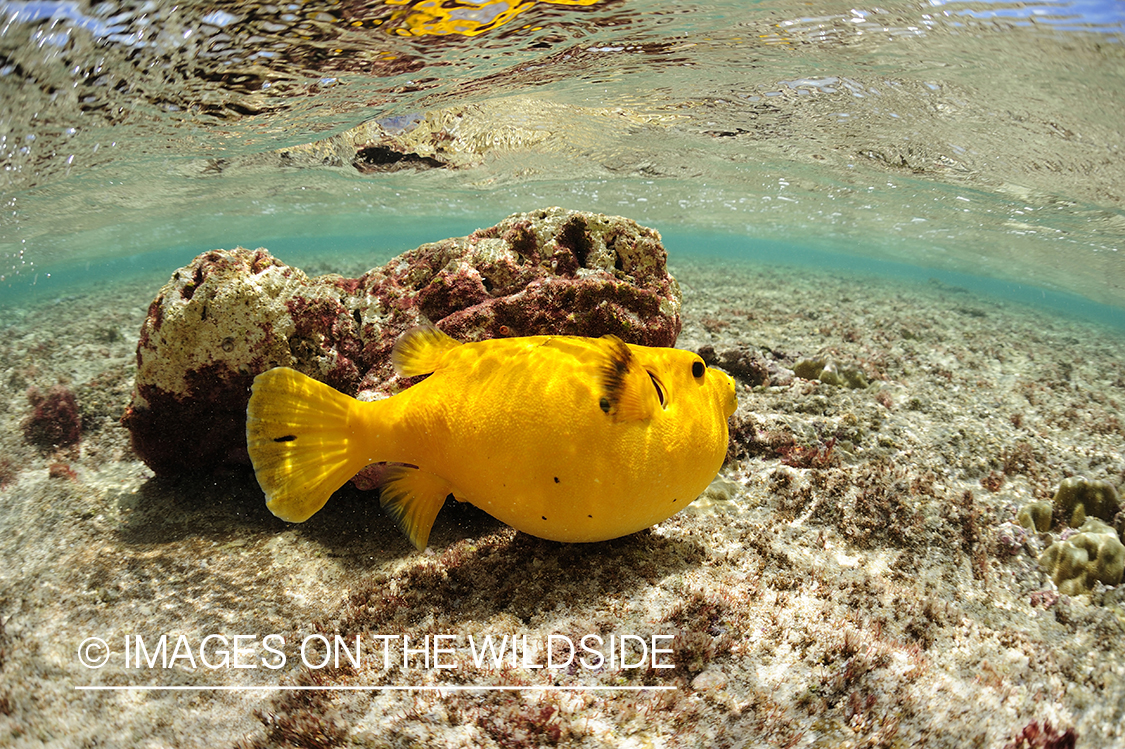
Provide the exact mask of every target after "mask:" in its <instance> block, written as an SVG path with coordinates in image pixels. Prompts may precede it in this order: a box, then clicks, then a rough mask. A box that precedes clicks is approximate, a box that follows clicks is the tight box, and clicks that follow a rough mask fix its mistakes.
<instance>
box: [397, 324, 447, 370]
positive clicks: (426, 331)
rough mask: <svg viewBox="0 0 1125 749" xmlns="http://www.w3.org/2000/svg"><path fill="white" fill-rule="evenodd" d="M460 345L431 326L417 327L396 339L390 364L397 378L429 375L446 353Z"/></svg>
mask: <svg viewBox="0 0 1125 749" xmlns="http://www.w3.org/2000/svg"><path fill="white" fill-rule="evenodd" d="M460 345H461V342H460V341H457V340H454V339H453V338H450V337H449V336H447V335H446V334H445V333H442V332H441V331H440V330H438V329H437V328H435V327H434V326H433V325H418V326H415V327H413V328H410V329H409V330H407V331H406V332H405V333H403V334H402V335H400V336H399V337H398V340H397V341H395V345H394V348H393V349H391V364H392V365H393V366H394V368H395V372H396V373H397V374H398V376H399V377H415V376H417V375H424V374H429V373H430V372H433V371H435V370H437V369H438V368H439V367H440V366H441V359H442V357H443V356H445V354H446V352H447V351H450V350H451V349H455V348H457V347H458V346H460Z"/></svg>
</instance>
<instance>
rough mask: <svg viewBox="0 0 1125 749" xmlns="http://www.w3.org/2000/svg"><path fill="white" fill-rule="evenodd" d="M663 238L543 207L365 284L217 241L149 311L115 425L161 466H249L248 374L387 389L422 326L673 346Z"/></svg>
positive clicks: (379, 272) (395, 266) (674, 309)
mask: <svg viewBox="0 0 1125 749" xmlns="http://www.w3.org/2000/svg"><path fill="white" fill-rule="evenodd" d="M666 259H667V254H666V252H665V250H664V247H663V245H662V244H661V241H660V235H659V234H658V233H657V232H655V231H653V230H651V229H647V228H645V227H642V226H639V225H637V224H636V223H635V222H633V221H630V220H628V219H624V218H619V217H611V216H604V215H601V214H593V213H584V212H578V211H566V210H563V209H560V208H550V209H545V210H540V211H533V212H530V213H524V214H516V215H513V216H510V217H508V218H507V219H505V220H504V221H502V222H500V223H499V224H497V225H496V226H493V227H490V228H487V229H481V230H478V231H476V232H474V233H473V234H471V235H470V236H468V237H461V238H458V239H447V240H443V241H440V242H436V243H433V244H427V245H423V246H421V247H419V248H418V249H416V250H411V251H410V252H406V253H404V254H402V255H400V256H399V257H397V258H394V259H393V260H391V261H390V262H389V263H387V264H386V265H385V266H383V267H381V268H376V269H374V270H371V271H369V272H367V273H366V274H364V275H363V276H362V277H360V278H356V279H347V278H342V277H340V276H335V275H327V276H320V277H317V278H308V277H307V276H306V275H305V274H304V273H302V272H301V271H300V270H298V269H296V268H293V267H290V266H287V265H285V264H284V263H282V262H281V261H279V260H277V259H276V258H274V257H273V256H272V255H270V254H269V252H268V251H266V250H265V249H258V250H246V249H243V248H236V249H234V250H214V251H211V252H207V253H204V254H202V255H200V256H199V257H197V258H196V259H195V260H194V261H193V262H192V263H191V264H190V265H188V266H187V267H185V268H181V269H180V270H178V271H177V272H176V273H175V274H174V275H173V276H172V279H171V280H170V281H169V282H168V283H167V284H166V285H165V286H164V288H162V289H161V290H160V293H159V294H158V295H157V297H156V299H155V300H154V301H153V302H152V305H151V306H150V307H149V313H148V318H147V319H146V320H145V323H144V325H143V327H142V329H141V337H140V342H139V343H138V346H137V379H136V383H135V386H134V389H133V398H132V402H131V403H130V405H129V408H128V410H127V411H126V414H125V416H124V417H123V419H122V421H123V423H124V424H125V425H126V426H127V427H128V428H129V430H130V433H131V435H132V441H133V449H134V451H135V452H136V453H137V455H138V456H139V457H140V458H141V459H142V460H143V461H144V462H145V463H146V464H148V466H149V467H150V468H152V469H153V470H154V471H156V472H157V473H158V474H172V473H178V472H183V471H194V470H200V469H205V470H206V469H213V468H218V467H222V466H225V465H232V464H245V463H247V462H248V459H247V457H246V439H245V421H246V403H247V401H248V400H249V397H250V385H251V384H252V383H253V381H254V377H255V376H257V375H258V374H260V373H261V372H264V371H265V370H267V369H271V368H273V367H277V366H287V367H293V368H294V369H297V370H300V371H301V372H304V373H306V374H308V375H310V376H312V377H315V378H316V379H318V380H320V381H322V382H326V383H328V384H329V385H331V386H332V387H335V388H337V389H338V390H341V391H343V392H345V393H348V394H349V395H356V396H357V397H360V398H368V399H369V398H374V397H378V396H379V395H380V394H386V393H390V392H392V391H393V390H395V389H396V388H401V387H402V386H404V385H408V384H409V382H406V383H403V382H398V381H397V380H396V378H395V376H394V373H393V371H392V369H391V366H390V350H391V347H392V346H393V345H394V341H395V339H396V338H397V337H398V335H399V334H400V333H401V332H402V331H404V330H406V329H407V328H409V327H411V326H413V325H417V324H419V323H422V322H427V321H428V322H432V323H434V324H436V325H437V326H438V327H439V328H441V329H442V330H443V331H445V332H446V333H448V334H449V335H451V336H453V337H454V338H457V339H459V340H463V341H470V340H482V339H485V338H496V337H506V336H521V335H536V334H543V333H548V334H555V335H586V336H600V335H605V334H608V333H612V334H614V335H617V336H619V337H620V338H622V339H623V340H625V341H628V342H630V343H638V344H643V345H648V346H671V345H672V344H673V343H674V342H675V340H676V337H677V336H678V335H679V331H680V292H679V286H678V285H677V283H676V281H675V279H673V278H672V277H671V276H670V275H669V274H668V271H667V269H666V267H665V261H666Z"/></svg>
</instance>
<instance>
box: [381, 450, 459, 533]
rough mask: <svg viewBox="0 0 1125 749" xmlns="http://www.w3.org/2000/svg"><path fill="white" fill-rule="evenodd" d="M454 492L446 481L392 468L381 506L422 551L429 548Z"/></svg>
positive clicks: (424, 473)
mask: <svg viewBox="0 0 1125 749" xmlns="http://www.w3.org/2000/svg"><path fill="white" fill-rule="evenodd" d="M452 491H453V487H451V486H450V485H449V482H447V481H446V480H445V479H443V478H440V477H438V476H435V475H434V474H432V473H427V472H426V471H420V470H418V469H417V468H410V467H407V466H394V467H392V468H389V469H388V471H387V474H386V478H385V479H384V481H383V485H382V486H381V487H380V490H379V504H380V505H381V506H382V507H383V510H384V511H386V513H387V514H388V515H389V516H390V517H391V519H392V520H394V521H395V525H397V526H398V528H399V530H401V531H402V532H403V533H404V534H405V535H406V537H407V538H409V539H410V543H412V544H414V547H415V548H416V549H418V551H422V550H423V549H425V548H426V543H427V542H429V540H430V529H431V528H433V527H434V520H435V519H436V518H437V514H438V510H440V509H441V506H442V505H443V504H445V498H446V497H448V496H449V494H450V493H451V492H452Z"/></svg>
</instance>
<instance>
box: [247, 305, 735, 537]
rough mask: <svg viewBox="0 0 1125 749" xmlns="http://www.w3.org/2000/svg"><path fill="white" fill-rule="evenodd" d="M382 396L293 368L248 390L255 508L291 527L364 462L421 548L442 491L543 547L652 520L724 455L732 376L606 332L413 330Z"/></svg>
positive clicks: (688, 355)
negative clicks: (396, 385) (394, 385)
mask: <svg viewBox="0 0 1125 749" xmlns="http://www.w3.org/2000/svg"><path fill="white" fill-rule="evenodd" d="M391 360H392V363H393V364H394V367H395V370H396V371H397V372H398V374H399V375H400V376H403V377H413V376H416V375H423V374H430V373H432V374H430V376H429V377H427V378H426V379H425V380H422V381H421V382H419V383H418V384H416V385H414V386H413V387H410V388H408V389H406V390H404V391H402V392H401V393H398V394H396V395H394V396H392V397H390V398H387V399H385V400H380V401H374V402H363V401H358V400H356V399H355V398H351V397H349V396H347V395H344V394H343V393H340V392H337V391H336V390H334V389H332V388H331V387H329V386H327V385H324V384H322V383H320V382H318V381H316V380H314V379H312V378H310V377H307V376H305V375H303V374H301V373H299V372H297V371H295V370H292V369H287V368H284V367H281V368H277V369H271V370H269V371H267V372H263V373H262V374H260V375H258V376H257V378H255V380H254V387H253V393H252V395H251V397H250V404H249V406H248V407H247V414H246V417H247V418H246V441H247V445H248V447H249V450H250V460H251V462H252V463H253V464H254V472H255V474H256V475H257V477H258V483H259V484H261V486H262V489H263V490H264V491H265V493H266V504H267V506H268V507H269V508H270V510H271V511H272V512H273V514H274V515H277V516H278V517H279V518H282V519H283V520H288V521H291V522H297V523H299V522H303V521H304V520H307V519H308V518H309V517H310V516H312V514H313V513H315V512H316V511H317V510H319V509H320V508H321V507H323V506H324V503H325V502H327V501H328V498H329V497H330V496H331V495H332V493H333V492H334V491H336V490H337V489H339V488H340V487H341V486H343V485H344V483H345V482H347V481H348V480H349V479H350V478H352V477H353V476H354V475H355V474H356V473H358V472H359V471H360V469H362V468H363V467H365V466H367V465H370V464H372V463H390V464H397V465H393V466H392V467H390V468H389V472H388V478H387V480H386V481H385V482H384V483H383V484H382V485H381V487H380V489H381V495H380V502H381V504H382V505H383V507H384V509H385V510H386V511H387V512H388V513H389V514H390V516H391V517H392V518H394V520H395V522H396V523H397V524H398V526H399V527H400V528H401V529H402V531H403V532H404V533H405V534H406V535H407V536H408V537H409V538H410V540H411V541H412V542H413V543H414V545H415V546H416V547H418V548H419V549H424V548H425V547H426V542H427V540H428V539H429V536H430V528H431V527H432V526H433V523H434V518H436V517H437V514H438V510H440V509H441V506H442V504H443V503H444V502H445V499H446V497H447V496H449V495H450V494H452V495H453V496H454V497H455V498H456V499H458V500H460V501H462V502H470V503H472V504H473V505H475V506H477V507H479V508H480V509H482V510H484V511H485V512H487V513H488V514H489V515H492V516H493V517H495V518H497V519H499V520H501V521H503V522H505V523H507V524H508V525H511V526H512V527H514V528H516V529H517V530H520V531H523V532H524V533H529V534H531V535H533V536H538V537H540V538H546V539H551V540H554V541H573V542H581V541H603V540H606V539H610V538H617V537H618V536H624V535H627V534H629V533H633V532H635V531H639V530H641V529H643V528H647V527H649V526H651V525H653V524H654V523H658V522H660V521H661V520H664V519H666V518H668V517H670V516H671V515H672V514H674V513H676V512H677V511H679V510H681V509H683V508H684V507H686V506H687V505H688V504H690V503H691V502H692V500H694V499H695V498H696V497H697V496H699V494H700V493H701V492H702V491H703V490H704V489H705V488H706V487H707V485H708V484H709V483H710V482H711V480H712V479H713V478H714V477H715V474H716V473H718V471H719V468H720V467H721V466H722V464H723V458H724V456H725V455H726V451H727V439H728V438H727V418H728V417H729V416H730V415H731V414H732V413H734V410H735V408H736V406H737V402H736V400H735V390H734V381H733V380H732V379H731V378H730V376H728V375H727V374H725V373H723V372H720V371H718V370H715V369H709V368H708V367H707V366H706V365H705V364H704V362H703V360H702V359H700V358H699V356H697V355H696V354H694V353H692V352H690V351H682V350H678V349H671V348H651V347H647V346H634V345H631V344H627V343H624V342H623V341H622V340H621V339H619V338H617V337H615V336H605V337H603V338H581V337H576V336H530V337H525V338H503V339H495V340H488V341H481V342H479V343H465V344H462V343H460V342H458V341H455V340H454V339H452V338H450V337H449V336H447V335H445V334H444V333H442V332H441V331H440V330H438V329H437V328H434V327H432V326H424V327H418V328H413V329H411V330H408V331H407V332H405V333H404V334H403V335H402V336H401V337H400V338H399V340H398V341H397V342H396V343H395V347H394V350H393V351H392V354H391Z"/></svg>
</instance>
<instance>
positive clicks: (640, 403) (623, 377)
mask: <svg viewBox="0 0 1125 749" xmlns="http://www.w3.org/2000/svg"><path fill="white" fill-rule="evenodd" d="M600 341H601V342H602V343H604V345H605V352H606V362H605V364H604V365H603V367H602V376H601V391H602V392H601V398H600V401H599V404H598V405H599V406H601V409H602V411H604V412H605V413H607V414H609V415H610V417H612V418H613V420H614V421H642V420H645V419H651V418H652V416H653V414H655V413H656V409H657V408H659V407H660V401H659V398H658V396H657V395H656V391H655V389H654V387H653V380H652V378H651V377H649V374H648V371H647V370H645V368H644V367H643V366H641V363H640V362H639V361H637V357H635V356H633V352H632V351H630V350H629V346H628V344H626V343H625V342H624V341H623V340H621V339H620V338H618V337H617V336H615V335H605V336H602V337H601V339H600Z"/></svg>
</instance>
